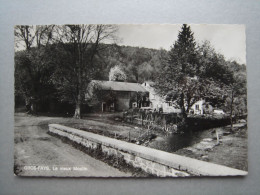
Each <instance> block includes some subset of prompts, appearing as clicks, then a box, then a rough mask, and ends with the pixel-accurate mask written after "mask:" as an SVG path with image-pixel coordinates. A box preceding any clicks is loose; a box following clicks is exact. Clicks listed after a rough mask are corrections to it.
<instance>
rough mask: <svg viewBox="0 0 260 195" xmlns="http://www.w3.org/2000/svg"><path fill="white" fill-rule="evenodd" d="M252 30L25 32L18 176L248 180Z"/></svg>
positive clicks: (130, 27)
mask: <svg viewBox="0 0 260 195" xmlns="http://www.w3.org/2000/svg"><path fill="white" fill-rule="evenodd" d="M245 31H246V27H245V25H243V24H63V25H58V24H57V25H56V24H53V25H24V24H23V25H19V24H17V25H16V26H14V97H15V100H14V101H15V108H14V166H13V168H14V174H15V175H16V176H29V177H32V176H33V177H38V176H40V177H120V178H121V177H201V176H246V175H248V147H247V145H248V142H247V137H248V123H247V113H248V112H247V74H246V69H247V65H246V33H245Z"/></svg>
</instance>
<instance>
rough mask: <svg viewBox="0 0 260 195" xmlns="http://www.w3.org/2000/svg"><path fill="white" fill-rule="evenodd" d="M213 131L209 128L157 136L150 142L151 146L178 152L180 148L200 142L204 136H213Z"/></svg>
mask: <svg viewBox="0 0 260 195" xmlns="http://www.w3.org/2000/svg"><path fill="white" fill-rule="evenodd" d="M211 132H212V129H207V130H201V131H196V132H189V133H184V134H171V135H170V136H165V137H159V138H157V139H156V140H155V141H154V142H152V143H151V144H150V147H152V148H155V149H159V150H163V151H167V152H176V151H177V150H179V149H182V148H186V147H189V146H192V145H194V144H196V143H199V142H201V141H202V140H203V139H204V138H212V137H213V135H212V133H211Z"/></svg>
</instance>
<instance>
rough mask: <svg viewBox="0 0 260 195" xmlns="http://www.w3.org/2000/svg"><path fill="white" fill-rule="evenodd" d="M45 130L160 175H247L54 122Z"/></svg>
mask: <svg viewBox="0 0 260 195" xmlns="http://www.w3.org/2000/svg"><path fill="white" fill-rule="evenodd" d="M49 131H50V132H51V133H54V134H57V135H59V136H62V137H66V138H68V139H70V140H72V141H74V142H76V143H78V144H81V145H83V146H85V147H86V148H91V149H99V150H101V151H102V152H103V153H104V154H107V155H113V156H116V157H118V158H123V159H124V160H125V162H126V163H128V164H130V165H132V166H134V167H137V168H141V169H142V170H144V171H146V172H147V173H150V174H153V175H156V176H160V177H165V176H169V177H180V176H182V177H185V176H193V175H205V176H226V175H229V176H236V175H240V176H242V175H247V172H245V171H241V170H237V169H233V168H229V167H225V166H222V165H217V164H213V163H208V162H204V161H200V160H196V159H192V158H188V157H184V156H180V155H176V154H172V153H168V152H164V151H160V150H156V149H152V148H147V147H144V146H140V145H136V144H133V143H128V142H124V141H120V140H116V139H112V138H109V137H105V136H101V135H97V134H93V133H90V132H86V131H82V130H78V129H74V128H70V127H66V126H62V125H58V124H50V125H49Z"/></svg>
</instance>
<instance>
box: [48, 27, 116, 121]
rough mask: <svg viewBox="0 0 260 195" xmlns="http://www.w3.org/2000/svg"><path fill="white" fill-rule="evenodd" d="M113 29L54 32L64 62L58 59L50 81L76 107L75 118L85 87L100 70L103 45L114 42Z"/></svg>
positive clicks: (58, 29)
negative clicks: (103, 43) (106, 42)
mask: <svg viewBox="0 0 260 195" xmlns="http://www.w3.org/2000/svg"><path fill="white" fill-rule="evenodd" d="M116 30H117V28H116V27H115V26H114V25H63V26H57V27H56V29H55V35H56V37H55V38H56V41H57V46H59V47H62V48H63V49H62V51H61V52H60V55H61V56H64V58H66V59H67V60H65V61H64V60H62V59H61V58H60V57H61V56H57V59H58V62H57V66H58V67H57V69H56V72H55V74H54V76H53V77H52V81H53V83H54V84H55V86H56V87H57V89H58V90H59V92H60V93H61V96H62V97H63V99H69V100H70V101H72V102H73V103H74V104H75V114H74V117H75V118H80V117H81V106H82V103H83V100H84V95H85V90H86V88H87V85H88V83H89V82H90V81H91V80H92V79H95V76H97V75H98V73H99V72H100V71H101V70H102V67H99V66H98V65H100V63H99V62H97V58H100V57H101V55H100V51H101V50H103V49H104V47H103V46H104V45H102V42H104V41H109V40H110V41H111V40H113V39H115V32H116Z"/></svg>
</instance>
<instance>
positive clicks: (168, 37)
mask: <svg viewBox="0 0 260 195" xmlns="http://www.w3.org/2000/svg"><path fill="white" fill-rule="evenodd" d="M181 26H182V24H162V25H159V24H146V25H140V24H129V25H119V29H118V33H117V35H118V37H119V41H118V44H119V45H129V46H137V47H146V48H154V49H160V48H163V49H166V50H170V48H171V46H172V45H173V43H174V42H175V41H176V40H177V36H178V33H179V31H180V30H181ZM189 26H190V27H191V30H192V32H194V38H195V41H196V42H197V43H199V44H200V43H202V42H203V41H206V40H208V41H210V43H211V45H212V46H213V48H214V49H215V50H216V51H217V52H218V53H221V54H223V55H224V56H225V58H226V60H236V61H237V62H238V63H241V64H246V35H245V26H244V25H230V24H227V25H219V24H216V25H211V24H190V25H189Z"/></svg>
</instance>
